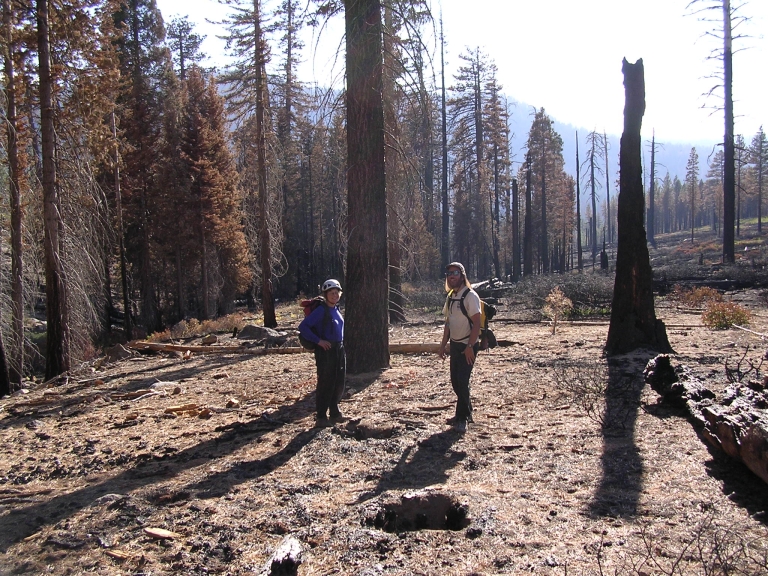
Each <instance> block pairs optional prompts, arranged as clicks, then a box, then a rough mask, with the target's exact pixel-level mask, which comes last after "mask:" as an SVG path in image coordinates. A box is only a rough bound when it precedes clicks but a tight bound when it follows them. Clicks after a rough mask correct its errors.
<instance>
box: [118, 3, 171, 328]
mask: <svg viewBox="0 0 768 576" xmlns="http://www.w3.org/2000/svg"><path fill="white" fill-rule="evenodd" d="M121 8H122V9H121V10H120V11H119V12H117V13H116V14H115V20H116V23H117V25H119V26H122V27H123V28H124V36H123V38H122V39H121V41H120V42H119V44H118V49H119V55H120V64H121V75H122V77H123V79H124V83H123V90H122V94H121V96H120V100H119V104H120V106H119V108H118V111H119V116H120V121H119V126H120V130H121V134H122V138H123V150H124V151H123V163H124V166H125V170H124V171H123V174H124V178H123V186H122V189H123V191H124V193H123V200H124V202H123V206H124V209H125V225H126V240H127V242H126V253H127V256H128V260H129V263H130V264H131V267H132V269H133V270H134V273H133V274H132V277H133V278H135V279H138V284H139V294H140V320H141V324H142V325H143V326H144V328H145V330H146V331H147V332H153V331H155V330H157V329H159V328H160V327H161V326H162V318H161V315H160V303H159V301H158V290H157V285H156V279H157V277H158V274H157V268H158V263H157V261H156V251H157V246H156V244H155V238H154V234H155V232H156V230H157V229H158V228H159V226H160V225H161V222H162V220H161V219H160V214H159V213H158V206H157V204H156V200H157V199H158V198H159V197H160V194H159V192H160V191H159V190H158V182H159V178H158V175H159V174H160V173H162V170H163V167H162V166H161V165H159V164H158V159H159V158H161V157H162V154H161V149H160V145H161V142H162V128H163V116H162V114H163V88H164V84H165V81H166V78H167V77H168V76H169V75H172V67H171V62H170V59H169V55H168V52H167V51H166V50H165V47H164V45H163V40H164V38H165V29H164V26H163V21H162V16H161V15H160V12H159V10H158V9H157V7H156V5H155V3H154V0H131V2H129V3H127V4H122V5H121ZM128 313H130V311H128V310H127V311H126V314H128Z"/></svg>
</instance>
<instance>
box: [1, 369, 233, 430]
mask: <svg viewBox="0 0 768 576" xmlns="http://www.w3.org/2000/svg"><path fill="white" fill-rule="evenodd" d="M247 359H248V358H235V359H233V358H226V359H224V358H221V357H218V358H207V359H205V361H204V362H201V363H195V364H194V365H190V364H189V363H187V364H186V365H182V366H179V367H178V368H177V369H173V370H171V371H168V366H167V365H165V366H153V367H151V368H150V367H147V368H142V369H140V370H136V371H132V372H130V373H129V374H128V373H121V374H116V375H111V376H104V378H105V379H106V380H108V381H114V380H117V379H120V378H124V377H126V376H128V375H131V376H135V375H136V374H142V373H150V372H157V373H158V376H159V375H160V373H161V372H162V378H163V380H162V382H175V381H177V380H182V379H187V378H192V377H196V376H199V375H200V373H201V372H211V371H214V370H217V369H219V368H229V367H232V365H233V364H235V363H236V362H242V361H244V360H247ZM180 362H186V361H180ZM160 381H161V380H160V379H159V378H158V377H157V376H148V377H146V378H144V379H137V378H131V380H129V381H127V382H125V383H123V384H122V385H120V386H117V387H114V388H109V387H106V386H94V385H93V384H92V382H93V380H89V382H91V384H90V385H87V384H70V385H68V386H66V387H65V388H63V389H62V393H61V395H60V396H52V397H50V401H49V402H46V403H45V404H39V405H35V406H28V407H27V408H28V409H27V410H26V411H20V410H19V411H18V412H16V413H15V412H14V409H15V408H16V406H17V405H18V406H19V407H21V408H24V406H23V404H24V402H25V401H24V400H20V401H19V402H17V403H9V404H8V406H7V410H8V411H9V412H10V413H11V414H14V417H13V418H12V419H5V420H3V421H2V422H0V428H14V427H16V428H18V427H21V426H25V425H27V424H28V423H29V422H30V421H32V420H40V421H43V422H44V421H45V419H46V418H56V419H59V418H61V417H62V410H64V409H66V408H73V409H74V410H76V411H77V413H78V414H81V413H84V412H88V411H89V410H92V409H94V408H96V407H99V406H100V405H99V404H93V405H92V407H89V406H88V405H84V403H83V396H82V395H81V394H84V393H85V394H87V395H88V396H89V397H91V398H94V397H96V396H110V395H112V394H125V393H129V392H135V391H137V390H144V389H148V388H150V387H151V386H152V384H155V383H157V382H160ZM86 388H89V390H88V391H87V392H86V391H85V389H86ZM51 390H52V391H54V392H56V391H57V388H56V387H54V388H52V389H51ZM71 415H72V414H66V415H65V416H71Z"/></svg>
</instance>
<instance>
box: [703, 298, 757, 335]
mask: <svg viewBox="0 0 768 576" xmlns="http://www.w3.org/2000/svg"><path fill="white" fill-rule="evenodd" d="M749 320H750V313H749V310H747V309H746V308H744V306H741V305H740V304H736V303H735V302H725V301H724V302H710V303H709V304H707V308H706V309H705V310H704V312H703V313H702V315H701V321H702V322H703V323H704V326H706V327H707V328H711V329H712V330H727V329H728V328H730V327H731V326H733V325H734V324H738V325H739V326H744V325H745V324H749Z"/></svg>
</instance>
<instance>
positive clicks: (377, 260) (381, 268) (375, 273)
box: [344, 0, 389, 374]
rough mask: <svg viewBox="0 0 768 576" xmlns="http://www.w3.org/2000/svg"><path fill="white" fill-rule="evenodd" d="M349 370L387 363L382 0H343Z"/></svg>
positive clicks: (356, 371) (346, 336) (376, 367)
mask: <svg viewBox="0 0 768 576" xmlns="http://www.w3.org/2000/svg"><path fill="white" fill-rule="evenodd" d="M344 6H345V20H346V38H347V157H348V159H349V160H348V172H347V186H348V230H349V232H348V233H349V241H348V252H347V280H346V287H345V290H346V298H347V306H346V314H347V318H346V320H347V322H346V326H345V332H346V333H345V337H344V340H345V344H346V347H347V351H348V354H347V358H348V364H347V368H348V371H349V372H350V373H353V374H354V373H361V372H370V371H374V370H380V369H382V368H386V367H388V366H389V347H388V344H389V333H388V323H387V308H388V301H389V298H388V296H389V294H388V293H389V281H388V278H389V274H388V262H387V189H386V178H385V170H384V104H383V98H382V93H383V61H382V22H381V2H380V0H345V2H344Z"/></svg>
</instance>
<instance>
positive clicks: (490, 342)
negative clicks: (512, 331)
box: [448, 290, 497, 350]
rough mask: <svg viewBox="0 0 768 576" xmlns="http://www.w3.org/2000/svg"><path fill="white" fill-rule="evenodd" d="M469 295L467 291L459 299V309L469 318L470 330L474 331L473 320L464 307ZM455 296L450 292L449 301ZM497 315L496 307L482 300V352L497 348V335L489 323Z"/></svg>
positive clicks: (480, 340)
mask: <svg viewBox="0 0 768 576" xmlns="http://www.w3.org/2000/svg"><path fill="white" fill-rule="evenodd" d="M467 294H469V290H466V291H465V292H464V295H463V296H462V297H461V298H460V299H459V308H460V309H461V313H462V314H464V316H466V317H467V320H469V328H470V330H471V329H472V319H471V318H470V317H469V314H468V313H467V308H466V307H465V306H464V298H466V297H467ZM451 296H453V290H451V291H450V292H448V299H450V298H451ZM495 315H496V306H494V305H493V304H490V303H488V302H486V301H485V300H483V299H482V298H481V299H480V336H479V342H480V350H488V349H490V348H496V345H497V342H496V335H495V334H494V333H493V330H491V328H490V327H489V323H490V321H491V320H493V317H494V316H495Z"/></svg>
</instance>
